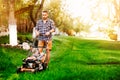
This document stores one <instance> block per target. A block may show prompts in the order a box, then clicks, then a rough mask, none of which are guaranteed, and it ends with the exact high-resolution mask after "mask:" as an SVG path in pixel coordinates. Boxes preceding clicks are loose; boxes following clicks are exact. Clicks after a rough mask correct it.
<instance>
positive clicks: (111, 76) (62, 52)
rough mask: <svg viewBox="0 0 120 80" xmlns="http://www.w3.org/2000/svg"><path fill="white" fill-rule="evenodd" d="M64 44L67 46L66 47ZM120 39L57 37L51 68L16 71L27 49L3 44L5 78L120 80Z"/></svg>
mask: <svg viewBox="0 0 120 80" xmlns="http://www.w3.org/2000/svg"><path fill="white" fill-rule="evenodd" d="M63 46H64V47H63ZM119 48H120V42H117V41H116V42H113V41H104V40H88V39H81V38H76V37H64V36H59V37H54V39H53V49H52V52H51V60H50V63H49V68H48V69H47V70H46V71H42V72H37V73H35V74H33V73H20V74H17V73H16V68H17V66H20V65H21V64H22V59H23V58H25V57H26V55H27V51H23V50H19V49H12V48H5V47H0V54H1V55H0V58H1V59H0V62H1V63H0V65H1V66H0V79H1V80H26V79H27V80H119V79H120V78H119V76H120V73H119V72H120V50H119Z"/></svg>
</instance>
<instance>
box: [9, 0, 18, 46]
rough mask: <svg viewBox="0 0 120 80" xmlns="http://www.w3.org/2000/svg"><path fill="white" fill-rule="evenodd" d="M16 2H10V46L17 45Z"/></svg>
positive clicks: (11, 0)
mask: <svg viewBox="0 0 120 80" xmlns="http://www.w3.org/2000/svg"><path fill="white" fill-rule="evenodd" d="M14 2H15V1H14V0H10V2H9V22H8V23H9V36H10V37H9V42H10V45H12V46H15V45H17V25H16V20H15V17H14Z"/></svg>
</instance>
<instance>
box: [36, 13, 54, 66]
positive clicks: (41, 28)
mask: <svg viewBox="0 0 120 80" xmlns="http://www.w3.org/2000/svg"><path fill="white" fill-rule="evenodd" d="M35 29H36V31H35V32H36V36H38V40H39V41H38V47H39V51H40V53H42V51H43V47H44V46H46V60H45V64H46V65H48V63H49V60H50V51H51V48H52V32H54V31H55V24H54V21H53V20H51V19H49V18H48V11H42V19H40V20H38V22H37V24H36V27H35Z"/></svg>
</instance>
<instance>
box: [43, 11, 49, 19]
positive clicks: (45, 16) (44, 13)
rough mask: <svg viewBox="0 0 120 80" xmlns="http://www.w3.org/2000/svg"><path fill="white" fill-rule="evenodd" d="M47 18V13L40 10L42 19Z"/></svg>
mask: <svg viewBox="0 0 120 80" xmlns="http://www.w3.org/2000/svg"><path fill="white" fill-rule="evenodd" d="M47 18H48V13H46V12H42V19H43V20H46V19H47Z"/></svg>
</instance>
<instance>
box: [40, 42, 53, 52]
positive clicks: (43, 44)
mask: <svg viewBox="0 0 120 80" xmlns="http://www.w3.org/2000/svg"><path fill="white" fill-rule="evenodd" d="M38 47H39V48H46V49H49V50H51V49H52V40H49V41H44V40H43V41H42V40H39V42H38Z"/></svg>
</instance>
